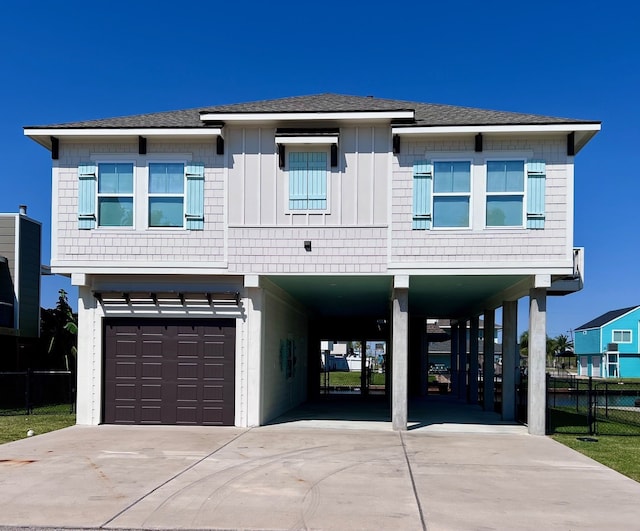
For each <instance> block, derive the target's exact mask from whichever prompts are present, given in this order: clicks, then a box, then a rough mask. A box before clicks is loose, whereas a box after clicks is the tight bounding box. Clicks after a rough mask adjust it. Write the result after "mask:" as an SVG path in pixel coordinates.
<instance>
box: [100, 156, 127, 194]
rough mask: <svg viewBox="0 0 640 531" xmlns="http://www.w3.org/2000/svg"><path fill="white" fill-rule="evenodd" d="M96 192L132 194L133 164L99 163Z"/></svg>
mask: <svg viewBox="0 0 640 531" xmlns="http://www.w3.org/2000/svg"><path fill="white" fill-rule="evenodd" d="M98 193H108V194H132V193H133V164H113V163H109V164H100V165H99V166H98Z"/></svg>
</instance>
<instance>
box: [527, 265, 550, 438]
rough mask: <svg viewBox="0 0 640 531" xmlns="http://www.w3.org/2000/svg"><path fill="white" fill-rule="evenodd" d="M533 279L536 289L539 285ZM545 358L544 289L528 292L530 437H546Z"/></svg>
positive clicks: (538, 288) (545, 296)
mask: <svg viewBox="0 0 640 531" xmlns="http://www.w3.org/2000/svg"><path fill="white" fill-rule="evenodd" d="M538 283H539V282H538V279H537V278H536V285H537V284H538ZM546 354H547V289H546V287H535V288H532V289H531V290H530V291H529V366H528V369H527V370H528V390H527V393H528V395H527V417H528V418H527V424H528V426H529V433H530V434H531V435H545V433H546V422H545V407H546V376H545V369H546V367H545V365H546Z"/></svg>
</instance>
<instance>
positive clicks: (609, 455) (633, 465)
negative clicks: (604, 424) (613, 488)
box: [552, 433, 640, 482]
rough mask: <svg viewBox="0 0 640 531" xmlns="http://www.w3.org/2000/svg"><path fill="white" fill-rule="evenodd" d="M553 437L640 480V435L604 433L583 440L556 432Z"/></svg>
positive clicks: (599, 461)
mask: <svg viewBox="0 0 640 531" xmlns="http://www.w3.org/2000/svg"><path fill="white" fill-rule="evenodd" d="M552 438H553V439H554V440H556V441H558V442H560V443H562V444H564V445H565V446H568V447H569V448H572V449H574V450H576V451H578V452H580V453H581V454H584V455H586V456H587V457H590V458H591V459H593V460H595V461H598V463H602V464H603V465H605V466H608V467H609V468H612V469H613V470H616V471H618V472H620V473H621V474H624V475H625V476H627V477H630V478H631V479H633V480H635V481H638V482H640V459H638V458H637V456H638V452H639V451H640V437H637V436H636V437H628V436H627V437H625V436H616V435H604V436H600V435H598V436H593V437H588V438H589V439H594V440H595V442H588V441H581V440H579V439H578V438H577V437H576V436H575V435H568V434H560V433H556V434H555V435H553V436H552Z"/></svg>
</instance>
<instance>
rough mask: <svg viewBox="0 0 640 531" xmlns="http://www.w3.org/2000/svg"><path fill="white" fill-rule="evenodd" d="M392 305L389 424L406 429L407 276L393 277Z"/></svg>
mask: <svg viewBox="0 0 640 531" xmlns="http://www.w3.org/2000/svg"><path fill="white" fill-rule="evenodd" d="M392 307H393V310H392V319H393V327H392V333H393V338H392V344H393V351H392V395H391V424H392V427H393V429H394V430H406V429H407V418H408V406H407V397H408V392H407V391H408V390H407V386H408V376H409V277H404V276H400V277H395V278H394V287H393V301H392Z"/></svg>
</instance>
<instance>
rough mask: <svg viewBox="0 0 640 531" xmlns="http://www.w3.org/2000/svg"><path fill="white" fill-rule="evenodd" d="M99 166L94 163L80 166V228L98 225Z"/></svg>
mask: <svg viewBox="0 0 640 531" xmlns="http://www.w3.org/2000/svg"><path fill="white" fill-rule="evenodd" d="M97 171H98V168H97V166H96V165H95V164H93V163H83V164H80V165H79V166H78V228H79V229H83V230H87V229H93V228H95V226H96V183H97V181H98V175H97Z"/></svg>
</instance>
